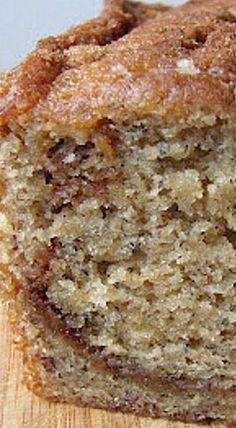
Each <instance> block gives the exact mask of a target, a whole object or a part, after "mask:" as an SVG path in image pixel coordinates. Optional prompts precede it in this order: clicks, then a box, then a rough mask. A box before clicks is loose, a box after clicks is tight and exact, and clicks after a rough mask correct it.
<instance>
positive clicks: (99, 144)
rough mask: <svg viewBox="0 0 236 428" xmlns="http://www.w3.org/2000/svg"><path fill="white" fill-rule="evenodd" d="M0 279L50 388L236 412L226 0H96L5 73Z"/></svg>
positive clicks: (0, 118) (235, 7) (233, 156)
mask: <svg viewBox="0 0 236 428" xmlns="http://www.w3.org/2000/svg"><path fill="white" fill-rule="evenodd" d="M0 135H1V137H0V197H1V209H0V235H1V240H0V288H1V294H2V295H3V298H4V299H7V301H8V302H9V318H10V320H11V322H12V323H13V325H14V329H15V330H16V331H17V333H16V334H18V335H19V336H20V337H21V349H22V350H23V352H24V359H25V371H26V374H25V378H26V383H27V384H28V386H29V387H30V388H31V389H32V390H33V391H34V392H35V393H36V394H38V395H40V396H42V397H45V398H47V399H49V400H53V401H63V402H67V403H74V404H76V405H79V406H80V405H81V406H87V405H88V406H92V407H98V408H105V409H110V410H121V411H124V412H133V413H136V414H139V415H147V416H148V415H149V416H152V417H159V416H162V417H169V418H175V419H180V420H190V421H200V420H211V419H213V420H225V421H227V422H233V421H235V420H236V336H235V325H236V324H235V323H236V4H235V0H209V1H206V0H192V1H190V2H189V3H187V4H185V5H183V6H179V7H175V8H171V7H168V6H161V5H156V6H155V5H153V6H147V5H145V4H142V3H134V2H131V1H126V0H108V1H106V3H105V6H104V9H103V12H102V14H101V16H100V17H99V18H97V19H94V20H93V21H90V22H88V23H85V24H82V25H79V26H75V27H73V28H71V29H69V30H68V31H67V32H65V33H63V34H61V35H59V36H58V37H49V38H47V39H45V40H42V41H40V42H39V43H38V45H37V47H36V49H35V50H34V51H33V52H32V53H31V54H30V55H29V56H28V57H27V58H26V59H25V61H23V62H22V63H21V64H20V65H19V66H17V67H16V68H14V69H13V70H12V71H10V72H8V73H5V74H2V75H1V76H0Z"/></svg>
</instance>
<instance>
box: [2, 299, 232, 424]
mask: <svg viewBox="0 0 236 428" xmlns="http://www.w3.org/2000/svg"><path fill="white" fill-rule="evenodd" d="M0 347H1V348H0V428H193V427H194V428H203V427H204V428H208V427H207V425H191V424H188V425H185V424H182V423H174V422H167V421H165V420H162V419H159V420H153V419H150V418H139V417H135V416H132V415H123V414H121V413H110V412H105V411H101V410H93V409H87V408H86V409H81V408H76V407H74V406H68V405H64V404H49V403H48V402H46V401H44V400H41V399H39V398H38V397H36V396H34V395H33V394H32V393H31V392H29V391H28V390H27V389H26V387H25V386H24V385H22V372H23V370H22V356H21V353H20V352H19V351H18V350H16V349H15V345H13V336H12V332H11V331H10V329H9V325H8V322H7V316H6V308H5V307H4V305H3V304H2V303H0ZM215 427H216V428H225V426H224V425H217V426H215ZM211 428H214V425H211Z"/></svg>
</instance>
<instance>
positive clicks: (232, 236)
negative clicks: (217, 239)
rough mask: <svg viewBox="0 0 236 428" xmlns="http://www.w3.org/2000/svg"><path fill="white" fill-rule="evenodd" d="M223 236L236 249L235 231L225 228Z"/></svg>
mask: <svg viewBox="0 0 236 428" xmlns="http://www.w3.org/2000/svg"><path fill="white" fill-rule="evenodd" d="M225 236H226V238H227V239H228V241H229V242H230V243H231V244H232V246H233V248H234V249H236V232H234V231H233V230H231V229H227V230H226V232H225Z"/></svg>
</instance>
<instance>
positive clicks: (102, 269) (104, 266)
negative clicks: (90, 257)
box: [97, 261, 111, 275]
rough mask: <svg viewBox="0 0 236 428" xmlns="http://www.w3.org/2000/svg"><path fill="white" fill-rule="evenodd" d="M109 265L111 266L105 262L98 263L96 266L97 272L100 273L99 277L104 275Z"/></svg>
mask: <svg viewBox="0 0 236 428" xmlns="http://www.w3.org/2000/svg"><path fill="white" fill-rule="evenodd" d="M110 264H111V263H110V262H106V261H104V262H100V263H98V264H97V270H98V272H99V273H100V275H106V273H107V269H108V267H109V266H110Z"/></svg>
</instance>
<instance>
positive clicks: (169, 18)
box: [0, 0, 236, 131]
mask: <svg viewBox="0 0 236 428" xmlns="http://www.w3.org/2000/svg"><path fill="white" fill-rule="evenodd" d="M235 10H236V9H235V1H234V0H210V1H207V2H205V1H202V0H193V1H190V2H189V3H187V4H186V5H184V6H182V7H177V8H165V7H160V6H157V7H148V6H147V7H146V8H145V6H144V5H140V4H135V3H134V4H133V3H132V2H127V1H113V0H110V1H107V2H106V4H105V8H104V10H103V13H102V15H101V17H100V18H98V19H96V20H93V21H91V22H89V23H86V24H83V25H80V26H77V27H73V28H71V29H70V30H69V31H67V32H66V33H64V34H62V35H60V36H59V37H49V38H47V39H45V40H43V41H41V42H39V44H38V46H37V48H36V50H35V51H34V52H33V53H32V54H30V55H29V56H28V58H27V59H26V60H25V61H24V62H23V63H22V64H21V65H19V66H18V67H17V68H16V69H14V70H13V71H12V72H10V73H9V74H8V75H4V76H3V77H1V78H0V82H1V83H0V93H1V95H2V97H1V99H0V126H1V128H2V130H4V129H5V131H6V130H7V128H9V127H11V126H14V123H15V122H16V119H17V118H18V119H20V122H21V123H25V121H26V122H28V121H29V119H30V120H31V121H32V118H33V117H37V118H41V119H42V120H43V121H46V122H47V123H48V126H49V127H51V128H53V127H54V126H57V125H58V123H60V125H61V126H62V127H63V126H66V127H67V128H68V129H69V128H71V129H78V128H81V127H82V128H90V127H91V128H94V127H96V124H97V123H98V122H99V121H100V120H103V119H104V118H106V119H109V120H111V121H115V122H120V121H123V120H124V117H127V119H128V118H132V119H142V118H145V117H153V118H155V119H160V120H162V121H164V122H166V124H167V126H168V124H173V123H176V121H178V120H182V121H186V120H187V121H188V122H189V121H190V122H191V121H194V118H195V117H196V116H197V117H198V118H199V117H202V121H203V122H204V123H205V121H206V120H208V119H207V118H208V117H209V116H212V115H214V116H215V118H216V120H217V118H220V117H231V118H233V117H235V111H236V109H235V107H236V101H235V80H236V77H235V76H236V70H235V60H236V59H235V52H236V12H235ZM143 21H145V22H143ZM135 27H137V28H135ZM184 64H185V66H186V64H190V65H191V67H190V68H189V69H191V70H190V71H191V72H190V73H189V72H186V67H185V66H184V67H183V65H184ZM184 70H185V72H183V71H184ZM193 70H194V72H193Z"/></svg>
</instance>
